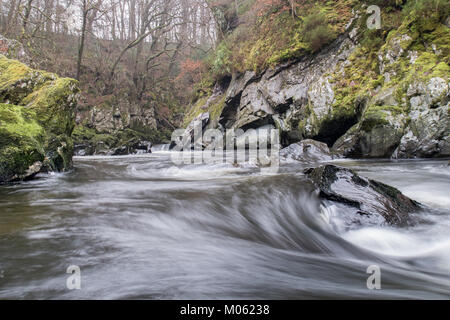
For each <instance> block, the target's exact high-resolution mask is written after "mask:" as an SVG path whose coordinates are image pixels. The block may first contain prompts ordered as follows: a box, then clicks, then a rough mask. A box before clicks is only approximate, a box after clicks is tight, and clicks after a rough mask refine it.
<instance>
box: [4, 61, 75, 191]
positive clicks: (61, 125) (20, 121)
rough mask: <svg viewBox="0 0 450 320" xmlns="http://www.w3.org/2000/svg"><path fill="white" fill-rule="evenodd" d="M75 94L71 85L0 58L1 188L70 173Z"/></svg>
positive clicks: (69, 80) (72, 83)
mask: <svg viewBox="0 0 450 320" xmlns="http://www.w3.org/2000/svg"><path fill="white" fill-rule="evenodd" d="M78 91H79V89H78V83H77V81H76V80H73V79H67V78H59V77H58V76H56V75H55V74H52V73H48V72H44V71H38V70H33V69H31V68H29V67H28V66H26V65H25V64H23V63H21V62H19V61H17V60H11V59H8V58H6V57H5V56H3V55H0V103H1V104H2V105H1V107H0V122H1V125H0V162H1V166H0V183H4V182H10V181H15V180H22V179H24V178H27V177H29V176H32V175H33V174H35V173H36V171H66V170H68V169H70V168H71V167H72V155H73V140H72V138H71V135H72V131H73V128H74V126H75V107H76V103H77V94H78ZM37 168H39V170H37Z"/></svg>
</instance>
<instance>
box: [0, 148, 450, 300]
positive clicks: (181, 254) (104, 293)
mask: <svg viewBox="0 0 450 320" xmlns="http://www.w3.org/2000/svg"><path fill="white" fill-rule="evenodd" d="M338 164H339V165H343V166H346V167H350V168H353V169H356V170H357V171H358V172H359V173H360V174H361V175H364V176H367V177H369V178H374V179H377V180H380V181H382V182H384V183H388V184H390V185H393V186H395V187H397V188H399V189H400V190H401V191H403V192H404V193H405V194H406V195H408V196H409V197H412V198H413V199H415V200H418V201H420V202H422V203H423V204H425V205H427V206H428V208H429V209H427V210H426V212H424V213H422V214H421V223H419V224H418V225H416V226H414V227H409V228H394V227H389V226H380V227H373V226H371V227H368V226H359V227H358V226H357V227H355V228H350V229H348V228H345V227H343V224H342V222H341V221H340V210H343V209H342V208H338V207H333V206H324V205H323V204H321V202H320V200H319V199H318V198H317V196H316V194H315V193H314V192H313V187H312V186H311V184H310V183H309V182H308V181H307V180H306V178H305V176H304V175H303V173H302V172H303V169H304V167H302V166H301V165H300V164H292V163H291V164H283V165H282V167H281V168H280V171H279V173H277V174H262V173H261V171H260V170H259V169H258V168H256V167H252V166H244V167H243V168H242V167H241V168H236V167H234V166H232V165H185V166H175V165H174V164H173V163H172V162H171V161H170V153H169V152H163V151H161V152H155V153H154V154H152V155H140V156H127V157H114V158H113V157H86V158H76V159H75V169H74V171H73V172H71V173H66V174H55V175H49V176H48V175H44V176H41V177H39V179H37V180H33V181H30V182H26V183H23V184H19V185H10V186H1V187H0V299H308V298H313V299H315V298H338V299H340V298H351V299H353V298H358V299H381V298H388V299H409V298H419V299H420V298H423V299H430V298H437V299H449V298H450V197H449V190H450V168H449V166H448V160H446V161H444V160H442V161H441V160H439V161H437V160H436V161H406V162H391V161H377V162H374V161H359V162H358V161H343V162H339V163H338ZM71 265H76V266H79V267H80V269H81V279H82V282H81V285H82V287H81V290H68V288H67V287H66V280H67V278H68V277H69V276H70V275H69V274H67V273H66V271H67V268H68V267H69V266H71ZM371 265H377V266H379V267H380V270H381V285H382V288H381V290H369V289H368V288H367V279H368V277H369V276H370V274H367V268H368V267H369V266H371Z"/></svg>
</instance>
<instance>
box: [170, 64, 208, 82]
mask: <svg viewBox="0 0 450 320" xmlns="http://www.w3.org/2000/svg"><path fill="white" fill-rule="evenodd" d="M205 69H206V67H205V64H204V63H203V61H200V60H192V59H190V58H187V59H186V60H184V61H183V62H181V65H180V73H179V75H178V76H177V77H176V79H175V82H177V83H178V84H181V83H184V84H191V85H192V84H193V83H197V82H200V80H201V79H202V76H203V73H204V71H205Z"/></svg>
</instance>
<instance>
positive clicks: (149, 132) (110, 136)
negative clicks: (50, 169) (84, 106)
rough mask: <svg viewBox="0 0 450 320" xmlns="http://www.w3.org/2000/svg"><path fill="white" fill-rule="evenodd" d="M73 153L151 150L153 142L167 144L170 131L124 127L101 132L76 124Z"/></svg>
mask: <svg viewBox="0 0 450 320" xmlns="http://www.w3.org/2000/svg"><path fill="white" fill-rule="evenodd" d="M73 140H74V141H75V155H77V156H88V155H114V156H115V155H128V154H135V153H138V152H141V151H143V152H151V146H152V145H154V144H160V143H161V144H163V143H166V144H168V143H169V142H170V132H166V131H160V130H154V129H148V128H147V129H146V130H141V131H138V130H136V129H124V130H118V131H114V132H112V133H101V132H98V131H96V130H95V129H94V128H89V127H87V126H86V125H77V126H76V127H75V130H74V132H73Z"/></svg>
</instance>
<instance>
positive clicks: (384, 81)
mask: <svg viewBox="0 0 450 320" xmlns="http://www.w3.org/2000/svg"><path fill="white" fill-rule="evenodd" d="M365 9H366V7H364V6H362V7H360V8H359V9H358V10H355V11H354V12H353V15H354V18H353V19H352V20H351V21H350V22H349V24H348V25H347V27H346V31H345V33H343V34H341V35H340V36H339V37H338V38H337V39H336V40H335V41H334V42H332V43H331V44H330V45H327V46H325V47H324V48H323V49H322V50H320V51H319V52H318V53H316V54H310V55H305V56H303V57H301V58H299V59H296V60H293V61H289V62H286V63H284V64H280V65H278V66H277V67H275V68H269V69H267V70H265V71H263V72H260V73H257V72H254V71H247V72H245V73H237V74H234V75H233V76H232V77H231V80H230V78H228V79H227V78H224V79H223V80H222V81H220V82H218V83H217V84H216V87H215V88H214V90H213V93H212V95H211V96H209V97H204V98H203V99H200V100H199V101H197V103H196V104H195V105H194V106H193V108H192V110H191V112H190V113H189V114H188V115H187V117H186V121H185V123H186V124H188V123H189V122H191V121H192V120H193V119H194V118H197V117H198V116H199V115H202V114H208V116H209V119H210V120H209V122H208V124H207V125H206V126H205V127H206V128H220V129H222V130H225V129H231V128H233V129H237V128H242V129H244V130H245V129H250V128H259V127H261V126H263V125H267V124H271V125H273V126H275V127H276V128H278V129H279V130H280V132H281V136H282V144H283V145H284V146H288V145H289V144H292V143H295V142H298V141H301V140H303V139H314V140H318V141H321V142H325V143H327V144H328V146H329V147H330V148H332V150H333V152H334V153H337V154H339V155H343V156H345V157H350V158H390V157H394V158H429V157H447V156H450V140H449V139H450V138H449V137H450V126H449V106H450V105H449V97H450V91H449V76H450V68H449V61H450V31H449V25H450V19H449V18H447V19H439V18H437V17H436V18H434V19H427V20H426V21H424V20H423V19H420V18H418V17H416V16H412V15H399V17H400V18H401V19H402V20H401V23H400V27H399V28H396V29H394V30H391V31H390V32H389V34H388V35H387V37H385V38H376V37H377V35H376V33H375V32H371V30H368V29H367V26H366V20H367V15H365Z"/></svg>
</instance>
